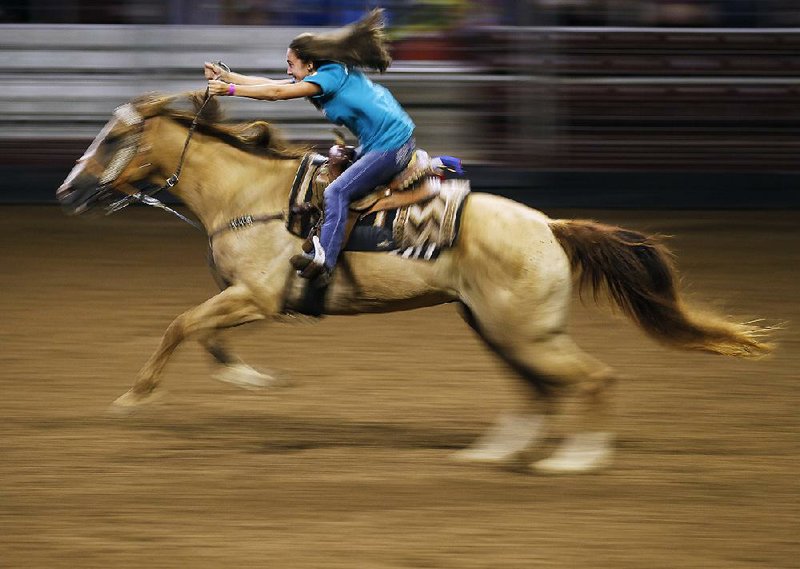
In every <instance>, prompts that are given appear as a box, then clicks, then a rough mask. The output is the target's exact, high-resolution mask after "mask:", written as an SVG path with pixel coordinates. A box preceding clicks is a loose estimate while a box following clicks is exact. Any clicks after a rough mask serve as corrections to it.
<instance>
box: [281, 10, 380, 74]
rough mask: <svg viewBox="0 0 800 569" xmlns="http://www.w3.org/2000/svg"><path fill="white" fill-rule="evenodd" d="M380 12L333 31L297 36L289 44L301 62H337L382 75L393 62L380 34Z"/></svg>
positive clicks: (376, 11)
mask: <svg viewBox="0 0 800 569" xmlns="http://www.w3.org/2000/svg"><path fill="white" fill-rule="evenodd" d="M383 28H384V18H383V9H382V8H375V9H374V10H372V11H371V12H370V13H369V14H367V15H366V16H364V17H363V18H361V19H360V20H359V21H358V22H356V23H354V24H350V25H349V26H345V27H343V28H340V29H338V30H336V31H333V32H327V33H323V34H310V33H305V34H300V35H299V36H297V37H296V38H294V39H293V40H292V43H290V44H289V49H291V50H292V51H294V52H295V53H296V54H297V57H299V58H300V59H301V60H302V61H313V62H317V61H338V62H339V63H344V64H345V65H352V66H354V67H361V68H364V69H374V70H376V71H380V72H381V73H383V72H384V71H386V69H387V68H388V67H389V64H391V63H392V58H391V56H390V55H389V51H388V49H387V48H386V36H385V34H384V32H383Z"/></svg>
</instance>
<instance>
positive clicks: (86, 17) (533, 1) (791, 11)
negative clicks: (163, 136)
mask: <svg viewBox="0 0 800 569" xmlns="http://www.w3.org/2000/svg"><path fill="white" fill-rule="evenodd" d="M374 6H382V7H384V8H386V10H387V12H388V14H389V18H390V21H391V23H392V25H393V26H395V27H404V28H406V29H408V30H410V29H416V30H427V31H430V30H441V29H447V28H452V27H453V26H458V25H461V24H463V23H465V22H472V23H478V22H480V23H483V24H494V25H512V26H531V25H556V26H637V27H642V26H645V27H652V26H666V27H676V26H680V27H687V26H689V27H692V26H694V27H793V26H798V25H800V10H798V5H797V1H796V0H521V1H520V0H384V1H382V2H376V1H374V0H367V1H365V0H361V1H358V0H115V1H114V2H108V1H106V0H0V22H2V23H29V24H52V23H62V24H131V25H136V24H162V25H187V24H196V25H246V26H338V25H341V24H345V23H348V22H351V21H353V20H355V19H357V18H358V17H359V16H360V15H361V14H363V13H364V11H366V10H368V9H369V8H372V7H374Z"/></svg>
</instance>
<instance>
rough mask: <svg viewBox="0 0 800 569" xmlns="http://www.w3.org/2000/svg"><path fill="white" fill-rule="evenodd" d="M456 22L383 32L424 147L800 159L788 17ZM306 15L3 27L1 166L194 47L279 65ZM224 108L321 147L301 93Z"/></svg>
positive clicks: (653, 159) (34, 155)
mask: <svg viewBox="0 0 800 569" xmlns="http://www.w3.org/2000/svg"><path fill="white" fill-rule="evenodd" d="M534 3H538V4H539V5H541V6H542V7H543V8H548V9H550V10H556V9H557V8H558V9H561V8H564V9H566V8H568V7H569V8H576V7H578V6H580V7H583V8H584V9H586V10H590V9H591V8H592V6H595V5H596V4H597V3H593V2H589V1H586V2H579V1H577V0H574V1H571V2H559V1H558V0H548V1H545V0H535V1H534ZM31 4H32V3H31ZM63 4H64V5H69V4H70V2H63ZM73 4H79V3H73ZM90 4H91V3H90ZM120 4H121V5H124V4H125V3H124V2H123V3H120ZM145 4H146V5H149V4H147V3H142V5H145ZM166 4H168V5H172V3H169V2H168V3H166ZM211 4H214V3H210V4H209V5H211ZM608 4H610V2H609V3H608ZM616 4H618V5H619V6H620V7H622V6H623V5H624V4H625V2H623V1H622V0H620V1H619V2H617V3H616ZM662 4H670V3H669V2H664V3H662ZM92 5H97V6H104V5H105V4H101V3H99V2H97V3H94V4H92ZM115 5H116V4H115ZM154 5H155V3H154ZM299 5H303V3H302V2H301V3H300V4H299ZM487 5H488V6H494V4H491V3H489V4H487ZM203 6H206V3H204V2H198V3H197V10H198V11H200V10H202V9H203ZM99 9H101V8H98V10H99ZM586 13H589V12H586ZM473 15H474V13H473ZM460 21H461V22H462V23H461V24H460V25H458V26H451V27H449V28H447V29H440V30H439V31H435V30H434V31H431V30H430V29H422V28H418V27H415V24H411V23H409V24H408V26H405V27H404V26H397V27H394V28H392V30H391V31H392V34H393V37H394V38H395V41H394V53H395V58H396V59H395V63H394V65H393V66H392V68H391V69H390V71H389V72H388V73H386V74H384V75H376V76H375V79H376V80H378V81H380V82H381V83H383V84H385V85H387V86H388V87H389V88H390V89H391V90H392V91H393V92H394V93H395V94H396V96H397V97H398V99H400V100H401V102H402V103H403V104H404V105H405V106H406V108H407V109H408V111H409V112H410V114H411V115H412V116H413V118H414V120H415V122H416V123H417V125H418V131H417V140H418V142H419V144H420V145H421V146H423V147H425V148H426V149H428V150H429V151H431V152H434V153H447V154H454V155H460V156H462V157H463V158H465V159H466V160H467V161H468V162H472V163H484V164H489V165H495V166H508V167H516V168H520V169H528V170H540V171H581V170H583V171H597V170H615V171H620V170H645V171H692V170H704V171H750V172H759V171H782V172H798V170H800V160H799V158H800V152H799V151H800V105H798V101H800V30H799V29H792V28H771V29H761V28H737V29H728V28H691V27H684V28H665V27H652V28H631V27H610V26H600V27H587V26H579V27H558V26H533V27H524V26H497V25H491V18H489V17H488V16H487V17H485V18H477V17H476V19H469V18H466V19H464V20H460ZM309 29H312V30H313V28H307V27H286V26H269V27H260V26H239V27H235V26H206V25H194V26H172V25H146V26H144V25H119V24H116V25H100V24H98V25H89V24H80V25H73V24H3V25H0V36H2V40H3V41H2V42H0V54H1V56H2V59H3V61H4V68H5V71H6V74H7V77H6V82H5V85H4V89H3V90H2V91H0V129H1V130H0V150H2V152H0V156H2V158H0V163H2V164H6V165H8V164H14V165H15V166H22V165H26V164H28V165H37V164H38V165H48V166H51V167H52V166H54V165H61V164H63V165H64V167H66V166H68V165H69V164H71V162H72V161H73V160H74V159H75V158H77V157H78V156H79V155H80V153H81V152H82V151H83V150H84V149H85V147H86V145H87V144H88V142H89V141H90V140H91V138H92V137H93V136H94V135H95V134H96V133H97V132H98V131H99V129H100V127H101V126H102V124H103V123H104V122H105V121H106V120H108V118H109V117H110V115H111V112H112V110H113V109H114V107H115V106H116V105H119V104H121V103H123V102H126V101H128V100H130V99H131V98H133V97H135V96H137V95H139V94H142V93H144V92H147V91H159V92H165V93H177V92H182V91H189V90H199V89H203V88H204V80H203V78H202V72H201V65H202V62H203V61H205V60H217V59H222V60H223V61H225V62H226V63H228V64H229V65H230V66H231V67H232V68H233V69H234V70H236V71H240V72H243V73H249V74H259V75H267V76H272V77H281V76H284V73H285V67H284V65H285V64H284V61H285V53H286V46H287V45H288V43H289V42H290V40H291V39H292V38H293V37H294V36H295V35H297V34H298V33H300V32H301V31H308V30H309ZM224 104H225V107H226V108H227V109H228V110H229V114H230V117H231V119H232V120H253V119H266V120H270V121H272V122H274V123H276V124H277V125H279V126H280V127H281V128H282V129H283V130H284V131H285V132H286V133H287V134H288V135H289V136H290V137H291V138H293V139H295V140H301V141H306V142H311V143H312V144H316V145H318V147H320V148H323V147H325V146H326V145H328V144H329V143H330V142H331V141H332V140H333V137H332V134H331V127H330V125H329V124H328V123H327V122H326V121H325V120H324V119H323V118H322V117H321V116H320V115H319V113H317V111H316V110H315V109H314V108H313V107H312V106H311V105H309V104H308V103H306V102H305V101H285V102H277V103H267V102H263V101H252V100H246V99H241V98H231V99H226V100H225V101H224Z"/></svg>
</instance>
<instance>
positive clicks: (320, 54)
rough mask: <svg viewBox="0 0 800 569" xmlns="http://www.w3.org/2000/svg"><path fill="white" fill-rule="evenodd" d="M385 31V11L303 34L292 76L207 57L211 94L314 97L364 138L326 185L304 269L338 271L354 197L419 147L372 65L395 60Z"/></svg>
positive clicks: (290, 57)
mask: <svg viewBox="0 0 800 569" xmlns="http://www.w3.org/2000/svg"><path fill="white" fill-rule="evenodd" d="M384 39H385V38H384V34H383V12H382V10H380V9H376V10H373V11H372V12H370V14H369V15H367V16H366V17H365V18H363V19H362V20H360V21H359V22H356V23H355V24H352V25H350V26H347V27H345V28H343V29H342V30H337V31H334V32H330V33H326V34H308V33H306V34H301V35H299V36H297V37H296V38H295V39H294V40H293V41H292V42H291V44H290V45H289V49H288V51H287V52H286V63H287V69H286V73H287V74H288V75H289V76H291V79H280V80H274V79H267V78H264V77H253V76H248V75H241V74H239V73H232V72H229V71H227V70H224V69H222V68H221V66H219V65H215V64H213V63H206V64H205V76H206V78H207V79H209V81H208V89H209V94H211V95H232V96H233V95H235V96H240V97H249V98H251V99H261V100H266V101H279V100H287V99H299V98H301V97H305V98H308V100H309V101H311V102H312V103H313V104H314V106H316V107H317V108H318V109H320V110H321V111H322V113H323V114H324V115H325V117H326V118H327V119H328V120H330V121H331V122H333V123H335V124H337V125H342V126H346V127H347V128H348V129H349V130H350V131H351V132H352V133H353V134H355V135H356V137H357V138H358V140H359V143H360V146H359V147H358V148H357V149H356V156H355V161H354V162H353V164H352V165H351V166H350V167H349V168H348V169H347V170H346V171H345V172H344V173H343V174H342V175H340V176H339V177H338V178H336V180H334V181H333V183H331V184H330V185H329V186H328V187H327V188H326V190H325V199H324V209H325V212H324V218H323V219H324V222H323V224H322V229H321V231H320V236H319V239H316V238H314V240H313V243H314V250H313V251H312V252H310V253H303V254H300V255H295V256H294V257H292V264H293V265H294V266H295V268H297V269H298V271H299V274H300V276H302V277H305V278H316V277H319V276H323V277H324V276H327V275H326V273H327V274H329V273H330V272H331V271H333V268H334V266H335V265H336V260H337V258H338V257H339V252H340V251H341V249H342V242H343V240H344V234H345V225H346V221H347V211H348V206H349V205H350V203H351V202H352V201H354V200H356V199H358V198H361V197H363V196H365V195H366V194H368V193H369V192H370V191H371V190H373V189H374V188H375V187H376V186H378V185H381V184H384V183H386V182H388V181H389V180H391V179H392V177H393V176H394V175H395V174H397V173H398V172H400V171H401V170H402V169H403V168H405V167H406V166H407V165H408V162H409V160H410V159H411V156H412V155H413V152H414V146H415V144H414V137H413V134H414V123H413V121H412V120H411V118H410V117H409V116H408V114H407V113H406V112H405V111H404V110H403V109H402V107H401V106H400V104H399V103H398V102H397V100H396V99H395V98H394V97H393V96H392V94H391V93H390V92H389V91H388V90H387V89H385V88H384V87H382V86H380V85H376V84H375V83H373V82H372V81H370V79H369V78H368V77H367V76H366V75H365V74H364V72H363V70H364V69H374V70H376V71H380V72H381V73H382V72H384V71H386V69H387V68H388V67H389V64H390V63H391V61H392V60H391V57H389V54H388V52H387V50H386V46H385V43H384Z"/></svg>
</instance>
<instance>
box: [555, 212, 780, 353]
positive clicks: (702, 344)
mask: <svg viewBox="0 0 800 569" xmlns="http://www.w3.org/2000/svg"><path fill="white" fill-rule="evenodd" d="M550 229H551V230H552V231H553V234H554V235H555V236H556V239H557V240H558V242H559V243H560V244H561V246H562V247H563V248H564V250H565V251H566V252H567V255H568V256H569V259H570V262H571V263H572V266H573V270H576V271H579V275H580V277H579V281H578V288H579V290H581V291H582V290H584V289H585V288H587V287H589V286H591V288H592V289H593V291H594V298H595V300H597V297H598V295H599V293H600V292H601V291H605V292H606V293H607V294H608V296H610V297H611V298H612V299H613V300H614V302H615V303H616V304H617V305H618V306H619V307H620V308H621V309H622V311H623V312H624V313H625V314H626V315H628V316H629V317H630V318H631V319H632V320H634V321H635V322H636V323H637V324H638V325H639V326H640V327H641V328H642V329H643V330H644V331H645V332H647V333H648V334H649V335H650V336H652V337H654V338H655V339H656V340H659V341H661V342H663V343H666V344H669V345H672V346H674V347H678V348H683V349H690V350H702V351H706V352H713V353H717V354H723V355H727V356H737V357H758V356H762V355H765V354H767V353H769V352H770V351H771V350H772V346H771V345H770V344H768V343H765V342H762V341H761V339H763V338H764V336H766V335H767V333H768V332H769V330H768V329H766V328H762V327H760V326H757V325H754V324H738V323H734V322H729V321H727V320H724V319H723V318H720V317H719V316H715V315H713V314H708V313H701V312H698V311H696V310H692V309H689V308H688V307H687V306H686V305H685V304H684V303H683V301H682V299H681V297H680V295H679V293H678V289H677V286H676V281H677V280H678V273H677V271H676V269H675V266H674V264H673V255H672V253H671V252H670V250H669V249H668V248H667V247H666V245H664V244H663V243H661V241H660V240H659V239H658V238H657V237H652V236H647V235H644V234H641V233H637V232H635V231H630V230H627V229H623V228H621V227H614V226H611V225H604V224H601V223H595V222H593V221H585V220H560V219H559V220H553V221H551V222H550Z"/></svg>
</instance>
